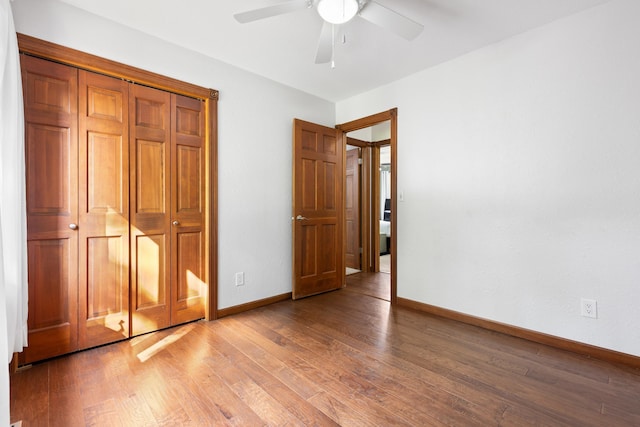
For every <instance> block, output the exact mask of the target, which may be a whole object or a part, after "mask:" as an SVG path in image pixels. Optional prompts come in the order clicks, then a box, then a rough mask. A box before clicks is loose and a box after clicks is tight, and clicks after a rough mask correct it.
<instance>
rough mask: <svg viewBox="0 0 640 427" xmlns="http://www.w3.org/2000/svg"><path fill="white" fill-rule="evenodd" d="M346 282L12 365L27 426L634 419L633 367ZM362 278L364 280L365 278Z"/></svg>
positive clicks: (15, 415) (638, 404)
mask: <svg viewBox="0 0 640 427" xmlns="http://www.w3.org/2000/svg"><path fill="white" fill-rule="evenodd" d="M350 282H352V283H351V284H350V285H349V286H348V287H347V288H346V289H343V290H340V291H336V292H331V293H328V294H324V295H319V296H315V297H311V298H306V299H303V300H299V301H295V302H294V301H285V302H282V303H278V304H273V305H271V306H268V307H263V308H259V309H256V310H252V311H250V312H246V313H242V314H239V315H235V316H230V317H226V318H223V319H220V320H217V321H214V322H205V321H200V322H196V323H191V324H187V325H183V326H180V327H176V328H172V329H167V330H164V331H160V332H156V333H152V334H148V335H144V336H141V337H137V338H134V339H132V340H129V341H124V342H120V343H117V344H113V345H109V346H104V347H100V348H96V349H93V350H89V351H85V352H81V353H76V354H73V355H70V356H65V357H61V358H58V359H54V360H50V361H48V362H44V363H40V364H37V365H34V366H33V367H31V368H30V369H27V370H24V371H21V372H18V373H17V374H14V375H12V377H11V420H12V421H17V420H23V426H25V427H26V426H85V425H86V426H89V425H95V426H119V425H121V426H157V425H161V426H170V425H172V426H189V425H191V426H218V425H221V426H222V425H235V426H260V425H273V426H282V425H300V426H307V425H317V426H332V425H344V426H391V425H410V426H443V425H456V426H498V425H508V426H523V425H537V426H638V425H640V372H639V371H638V370H635V369H632V368H629V367H625V366H617V365H612V364H608V363H605V362H601V361H598V360H592V359H588V358H584V357H581V356H578V355H575V354H571V353H567V352H564V351H560V350H555V349H553V348H549V347H545V346H544V345H540V344H535V343H531V342H528V341H525V340H521V339H518V338H513V337H509V336H505V335H502V334H499V333H495V332H490V331H486V330H483V329H480V328H477V327H473V326H469V325H464V324H460V323H457V322H454V321H450V320H446V319H442V318H438V317H434V316H429V315H426V314H423V313H419V312H415V311H412V310H409V309H404V308H399V307H391V306H390V305H389V303H388V302H387V301H384V300H382V299H380V298H375V297H371V296H368V295H366V294H365V292H364V291H363V290H362V289H358V284H359V283H364V284H365V286H369V287H371V283H370V282H367V281H366V280H363V278H362V277H361V278H360V280H356V279H353V280H351V279H350ZM367 283H368V284H367Z"/></svg>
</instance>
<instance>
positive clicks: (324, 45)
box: [316, 21, 333, 64]
mask: <svg viewBox="0 0 640 427" xmlns="http://www.w3.org/2000/svg"><path fill="white" fill-rule="evenodd" d="M332 51H333V25H332V24H329V23H328V22H326V21H324V22H323V24H322V30H320V38H319V39H318V50H317V52H316V64H326V63H327V62H329V61H331V56H332Z"/></svg>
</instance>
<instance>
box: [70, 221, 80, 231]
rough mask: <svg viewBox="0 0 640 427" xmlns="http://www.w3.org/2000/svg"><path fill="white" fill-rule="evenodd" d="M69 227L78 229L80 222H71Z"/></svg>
mask: <svg viewBox="0 0 640 427" xmlns="http://www.w3.org/2000/svg"><path fill="white" fill-rule="evenodd" d="M69 228H70V229H72V230H77V229H78V224H74V223H71V224H69Z"/></svg>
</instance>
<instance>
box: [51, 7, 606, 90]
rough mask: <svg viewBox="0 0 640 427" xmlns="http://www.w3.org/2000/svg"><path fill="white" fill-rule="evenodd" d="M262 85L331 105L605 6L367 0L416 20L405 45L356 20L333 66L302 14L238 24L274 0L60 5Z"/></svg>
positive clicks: (308, 16)
mask: <svg viewBox="0 0 640 427" xmlns="http://www.w3.org/2000/svg"><path fill="white" fill-rule="evenodd" d="M62 1H64V2H65V3H69V4H71V5H74V6H76V7H78V8H81V9H85V10H87V11H89V12H92V13H94V14H97V15H100V16H103V17H105V18H107V19H111V20H113V21H116V22H119V23H121V24H124V25H126V26H129V27H132V28H135V29H137V30H140V31H142V32H145V33H148V34H150V35H153V36H156V37H158V38H161V39H164V40H167V41H170V42H172V43H175V44H177V45H180V46H182V47H185V48H187V49H191V50H194V51H197V52H200V53H203V54H205V55H207V56H210V57H213V58H216V59H218V60H221V61H224V62H226V63H229V64H232V65H235V66H237V67H239V68H242V69H245V70H248V71H252V72H254V73H257V74H260V75H262V76H264V77H267V78H269V79H272V80H275V81H278V82H280V83H283V84H285V85H288V86H292V87H294V88H297V89H300V90H303V91H305V92H308V93H311V94H314V95H317V96H319V97H321V98H324V99H327V100H330V101H339V100H341V99H345V98H348V97H350V96H353V95H356V94H359V93H362V92H365V91H367V90H370V89H373V88H375V87H378V86H381V85H384V84H386V83H389V82H392V81H394V80H397V79H400V78H402V77H405V76H408V75H410V74H413V73H415V72H417V71H420V70H423V69H425V68H428V67H431V66H433V65H436V64H438V63H442V62H445V61H447V60H450V59H452V58H455V57H457V56H460V55H462V54H464V53H466V52H470V51H472V50H475V49H478V48H480V47H482V46H486V45H488V44H491V43H494V42H496V41H499V40H502V39H505V38H508V37H510V36H513V35H515V34H518V33H521V32H524V31H527V30H529V29H532V28H535V27H538V26H541V25H544V24H546V23H549V22H551V21H554V20H557V19H559V18H562V17H564V16H568V15H570V14H573V13H576V12H579V11H581V10H584V9H587V8H590V7H593V6H595V5H597V4H600V3H605V2H607V1H609V0H376V1H377V2H378V3H380V4H382V5H384V6H386V7H388V8H390V9H394V10H396V11H397V12H399V13H401V14H403V15H405V16H408V17H410V18H411V19H413V20H414V21H417V22H420V23H421V24H423V25H424V27H425V29H424V31H423V32H422V34H420V36H418V38H416V39H415V40H413V41H406V40H405V39H403V38H401V37H399V36H397V35H395V34H393V33H390V32H388V31H387V30H384V29H382V28H380V27H377V26H375V25H374V24H371V23H369V22H366V21H364V20H363V19H362V18H359V17H356V18H354V19H353V20H352V21H351V22H349V23H347V24H346V25H345V26H344V28H343V30H344V32H345V33H346V38H347V43H346V44H344V45H342V44H340V45H338V46H337V48H336V53H335V58H336V68H335V69H331V67H330V66H329V64H322V65H316V64H315V63H314V61H315V54H316V46H317V39H318V36H319V34H320V28H321V26H322V20H321V18H320V17H319V16H318V14H317V12H316V10H315V9H305V10H301V11H298V12H294V13H291V14H287V15H284V16H277V17H272V18H268V19H264V20H261V21H256V22H252V23H247V24H239V23H238V22H236V21H235V19H234V18H233V14H234V13H237V12H244V11H246V10H250V9H255V8H259V7H264V6H269V5H273V4H276V3H280V2H281V1H282V0H235V1H229V0H181V1H179V2H177V1H175V0H135V1H132V0H109V1H104V0H62Z"/></svg>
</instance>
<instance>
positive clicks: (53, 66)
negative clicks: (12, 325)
mask: <svg viewBox="0 0 640 427" xmlns="http://www.w3.org/2000/svg"><path fill="white" fill-rule="evenodd" d="M21 62H22V82H23V92H24V104H25V146H26V147H25V155H26V175H27V176H26V181H27V183H26V184H27V248H28V265H29V267H28V268H29V270H28V271H29V319H28V327H29V337H28V339H29V346H28V347H26V348H25V351H24V352H23V353H22V354H21V360H20V362H21V363H31V362H32V361H36V360H41V359H45V358H49V357H53V356H57V355H60V354H64V353H69V352H71V351H74V350H76V349H77V343H78V294H77V289H78V286H77V285H78V275H77V271H78V231H77V228H78V226H77V224H78V203H77V197H76V189H77V183H78V168H77V160H78V158H77V151H78V150H77V148H78V147H77V144H78V143H77V140H78V138H77V120H78V118H77V116H78V114H77V113H78V105H77V93H78V79H77V70H76V69H74V68H72V67H68V66H65V65H60V64H57V63H53V62H49V61H44V60H41V59H36V58H33V57H29V56H26V55H21Z"/></svg>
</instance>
